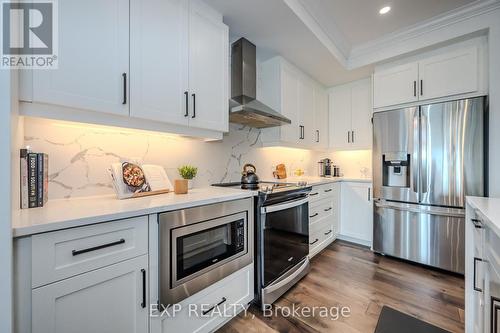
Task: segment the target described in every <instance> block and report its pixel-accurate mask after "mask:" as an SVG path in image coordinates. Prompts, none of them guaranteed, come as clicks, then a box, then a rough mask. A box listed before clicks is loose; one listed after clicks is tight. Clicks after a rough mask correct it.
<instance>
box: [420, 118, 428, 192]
mask: <svg viewBox="0 0 500 333" xmlns="http://www.w3.org/2000/svg"><path fill="white" fill-rule="evenodd" d="M420 117H421V118H420V119H421V124H420V126H421V132H420V136H421V138H420V163H421V165H420V179H421V181H420V183H421V188H420V192H421V193H427V192H428V190H429V184H428V181H427V176H428V172H429V170H428V168H429V162H431V161H428V160H427V153H428V152H427V148H428V147H427V141H428V140H427V139H428V138H427V133H428V132H427V127H428V125H429V124H428V121H429V120H428V115H427V111H422V112H421V116H420Z"/></svg>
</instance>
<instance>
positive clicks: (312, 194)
mask: <svg viewBox="0 0 500 333" xmlns="http://www.w3.org/2000/svg"><path fill="white" fill-rule="evenodd" d="M318 194H319V193H318V192H316V193H311V194H309V196H310V197H314V196H315V195H318Z"/></svg>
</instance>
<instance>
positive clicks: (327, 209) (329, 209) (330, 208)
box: [324, 207, 332, 212]
mask: <svg viewBox="0 0 500 333" xmlns="http://www.w3.org/2000/svg"><path fill="white" fill-rule="evenodd" d="M331 210H332V207H328V208H326V209H324V211H325V212H329V211H331Z"/></svg>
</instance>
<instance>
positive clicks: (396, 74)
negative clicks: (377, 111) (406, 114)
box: [373, 63, 418, 108]
mask: <svg viewBox="0 0 500 333" xmlns="http://www.w3.org/2000/svg"><path fill="white" fill-rule="evenodd" d="M417 81H418V63H411V64H405V65H400V66H396V67H392V68H389V69H386V70H380V71H376V72H375V74H374V75H373V82H374V87H373V90H374V99H373V105H374V107H375V108H378V107H382V106H387V105H396V104H402V103H407V102H413V101H417V100H418V96H417V93H418V91H417Z"/></svg>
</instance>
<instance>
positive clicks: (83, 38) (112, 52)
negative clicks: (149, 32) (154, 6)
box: [21, 0, 129, 116]
mask: <svg viewBox="0 0 500 333" xmlns="http://www.w3.org/2000/svg"><path fill="white" fill-rule="evenodd" d="M58 19H59V29H58V30H59V54H58V59H59V68H58V69H54V70H33V71H32V72H31V73H32V79H33V82H32V84H33V85H32V96H31V99H30V98H29V97H28V99H30V101H32V102H39V103H48V104H55V105H59V106H63V107H69V108H78V109H85V110H92V111H98V112H104V113H112V114H117V115H122V116H128V115H129V105H128V100H127V97H128V96H127V95H128V72H129V1H128V0H110V1H101V0H89V1H79V0H64V1H60V2H59V5H58ZM23 77H26V76H23ZM27 77H29V76H27ZM28 85H29V84H28ZM21 95H24V96H26V94H24V93H21ZM67 112H68V113H70V112H71V111H69V110H68V111H67Z"/></svg>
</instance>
